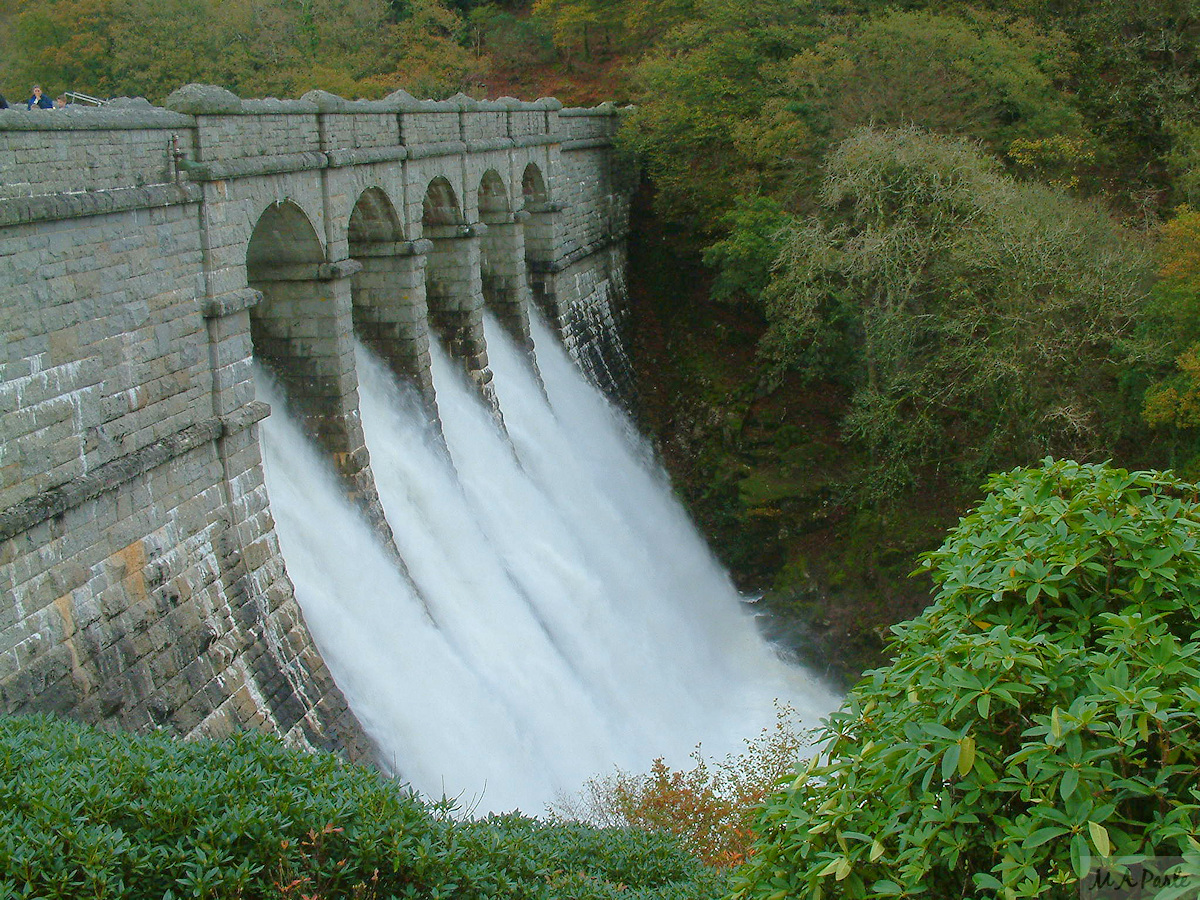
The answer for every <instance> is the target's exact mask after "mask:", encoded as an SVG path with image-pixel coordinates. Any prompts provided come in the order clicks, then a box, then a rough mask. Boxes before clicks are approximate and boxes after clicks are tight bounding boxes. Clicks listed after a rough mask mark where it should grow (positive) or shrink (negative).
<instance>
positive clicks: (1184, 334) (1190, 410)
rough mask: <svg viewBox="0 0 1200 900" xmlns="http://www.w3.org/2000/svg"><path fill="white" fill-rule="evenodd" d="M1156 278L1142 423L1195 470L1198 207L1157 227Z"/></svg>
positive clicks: (1199, 452) (1199, 363) (1199, 427)
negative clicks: (1152, 368) (1151, 372)
mask: <svg viewBox="0 0 1200 900" xmlns="http://www.w3.org/2000/svg"><path fill="white" fill-rule="evenodd" d="M1157 251H1158V254H1157V255H1158V262H1159V269H1158V275H1159V281H1158V283H1157V284H1155V286H1154V293H1153V295H1152V302H1151V307H1150V315H1149V316H1148V317H1147V321H1146V325H1145V331H1147V332H1148V333H1149V335H1150V339H1149V341H1148V344H1149V345H1150V347H1151V349H1152V350H1153V351H1157V352H1154V353H1153V354H1152V355H1150V362H1151V364H1153V363H1158V372H1156V373H1155V374H1156V375H1157V376H1158V377H1157V378H1156V379H1155V380H1154V381H1153V383H1151V384H1150V385H1149V387H1148V388H1147V389H1146V395H1145V403H1144V406H1143V414H1144V415H1145V417H1146V421H1147V422H1149V423H1150V424H1151V425H1153V426H1155V427H1156V428H1159V429H1161V430H1164V431H1167V432H1170V433H1171V434H1172V437H1173V438H1174V443H1175V445H1176V446H1175V450H1176V455H1177V457H1178V464H1179V465H1181V466H1183V467H1185V468H1186V469H1187V470H1188V471H1189V472H1190V471H1192V470H1194V469H1195V467H1196V464H1197V458H1198V457H1200V447H1198V446H1197V434H1198V433H1200V211H1197V210H1194V209H1192V208H1191V207H1190V206H1182V207H1180V208H1179V209H1178V210H1176V214H1175V216H1174V217H1173V218H1172V219H1171V220H1170V221H1168V222H1166V223H1164V224H1163V225H1162V227H1161V228H1160V229H1159V243H1158V247H1157Z"/></svg>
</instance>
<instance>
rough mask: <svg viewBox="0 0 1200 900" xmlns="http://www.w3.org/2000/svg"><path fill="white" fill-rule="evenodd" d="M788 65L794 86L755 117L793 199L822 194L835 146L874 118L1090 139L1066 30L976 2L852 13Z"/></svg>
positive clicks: (1001, 135)
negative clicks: (1069, 73) (1070, 71)
mask: <svg viewBox="0 0 1200 900" xmlns="http://www.w3.org/2000/svg"><path fill="white" fill-rule="evenodd" d="M828 31H829V33H828V36H826V37H825V38H824V39H823V40H822V41H821V42H820V43H819V44H817V45H816V46H815V47H813V48H812V49H811V50H808V51H806V52H803V53H799V54H797V55H796V56H794V57H793V58H791V59H790V60H788V62H787V63H786V65H785V66H783V67H782V69H781V71H782V73H783V77H784V82H785V86H784V88H783V89H782V90H781V91H780V92H779V93H778V94H777V95H776V96H774V97H773V98H772V99H771V100H770V101H769V102H768V103H767V104H766V105H765V107H764V110H763V114H762V115H761V116H760V117H759V118H758V119H757V120H756V121H754V122H753V123H752V124H751V126H750V132H749V137H748V138H747V140H746V144H747V153H748V155H749V156H750V158H751V159H753V160H754V161H755V162H756V163H757V164H758V165H760V166H762V167H763V169H764V170H766V171H769V172H770V173H771V175H770V183H771V184H773V185H776V187H775V188H774V189H775V190H777V191H779V192H780V193H781V194H782V195H783V196H785V197H787V198H788V202H789V203H790V204H792V205H797V204H799V205H801V206H803V205H804V203H805V201H806V200H807V199H808V198H809V197H810V196H811V195H812V194H814V193H815V187H816V184H815V182H814V176H815V174H816V172H817V169H818V167H819V165H820V163H821V161H822V159H823V157H824V156H825V154H826V153H827V152H828V151H829V150H830V149H831V148H832V147H833V146H835V145H836V144H837V143H838V142H840V141H841V140H843V139H844V138H845V137H846V136H847V135H848V134H849V133H850V132H851V131H852V130H853V129H854V128H857V127H859V126H863V125H874V126H877V127H879V126H907V125H918V126H921V127H923V128H927V129H929V130H931V131H936V132H939V133H942V134H957V135H964V136H969V137H972V138H975V139H977V140H980V141H983V142H984V144H985V145H986V146H987V147H988V148H989V149H991V150H992V151H993V152H994V153H996V154H1002V153H1004V152H1005V151H1007V150H1008V148H1009V145H1010V144H1011V143H1012V142H1013V141H1014V140H1025V141H1031V140H1042V139H1052V138H1063V137H1069V138H1072V139H1074V140H1077V141H1083V140H1085V139H1086V131H1085V129H1084V127H1083V122H1082V119H1081V117H1080V115H1079V113H1078V112H1077V111H1076V110H1075V109H1073V107H1072V106H1071V104H1070V102H1069V101H1068V98H1067V97H1066V96H1065V95H1064V94H1063V93H1062V92H1061V91H1060V90H1059V89H1058V87H1057V84H1056V79H1057V78H1058V77H1060V76H1061V74H1062V68H1061V66H1062V62H1061V60H1064V59H1065V58H1066V57H1067V56H1068V54H1067V52H1066V50H1065V47H1064V43H1065V39H1064V38H1063V37H1062V36H1061V35H1057V34H1054V33H1047V32H1043V31H1042V30H1039V29H1038V28H1037V27H1035V26H1034V25H1032V24H1031V23H1030V22H1028V21H1027V20H1023V19H1014V18H1011V17H1001V16H998V15H996V14H991V13H982V12H977V11H967V12H964V13H962V14H957V15H956V14H935V13H932V12H928V11H895V10H891V11H886V12H883V13H880V14H877V15H874V16H871V17H869V18H864V19H849V20H847V21H845V22H844V23H842V24H841V25H840V27H833V28H830V29H828Z"/></svg>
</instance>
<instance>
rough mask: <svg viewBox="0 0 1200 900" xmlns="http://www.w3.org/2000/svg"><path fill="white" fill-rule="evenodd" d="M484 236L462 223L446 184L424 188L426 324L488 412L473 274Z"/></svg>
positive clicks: (487, 374)
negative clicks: (469, 380)
mask: <svg viewBox="0 0 1200 900" xmlns="http://www.w3.org/2000/svg"><path fill="white" fill-rule="evenodd" d="M486 230H487V226H486V225H480V224H475V225H468V224H467V223H465V222H463V219H462V213H461V210H460V207H459V205H458V199H457V197H456V196H455V193H454V188H453V187H452V186H451V184H450V182H449V181H448V180H447V179H446V178H444V177H442V176H438V177H436V178H434V179H433V180H432V181H430V182H429V186H428V187H427V188H426V189H425V197H424V198H423V200H422V201H421V237H422V238H423V239H424V240H426V241H428V242H429V251H428V256H427V258H426V260H427V261H426V264H425V302H426V305H427V307H428V309H429V323H430V324H431V325H432V326H433V329H434V330H435V331H436V332H437V333H438V335H439V336H440V337H441V339H442V341H443V343H445V345H446V348H447V349H448V350H449V351H450V355H451V356H453V357H455V358H456V359H459V360H461V361H462V363H463V366H464V367H465V368H466V370H467V373H468V374H469V375H470V376H471V378H472V379H473V380H474V381H475V383H476V384H477V385H479V387H480V389H481V390H482V391H483V394H484V396H485V398H487V399H488V401H489V402H491V403H492V404H493V406H494V405H495V398H494V396H492V393H491V384H490V382H491V380H492V373H491V370H490V369H489V368H488V362H487V347H486V345H485V342H484V336H483V288H482V285H481V282H480V274H479V268H480V267H479V258H480V236H481V235H482V234H483V233H484V232H485V231H486Z"/></svg>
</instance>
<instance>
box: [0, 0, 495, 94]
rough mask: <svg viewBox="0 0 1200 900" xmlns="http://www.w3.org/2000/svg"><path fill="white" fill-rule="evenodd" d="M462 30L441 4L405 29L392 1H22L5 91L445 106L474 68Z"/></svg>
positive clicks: (430, 2) (418, 2)
mask: <svg viewBox="0 0 1200 900" xmlns="http://www.w3.org/2000/svg"><path fill="white" fill-rule="evenodd" d="M461 29H462V22H461V20H460V19H459V18H458V17H457V16H456V15H455V14H454V13H453V12H452V11H451V10H449V9H448V8H446V7H445V6H444V5H443V3H442V2H441V0H408V2H407V4H406V6H405V12H404V15H403V16H399V17H397V15H396V14H395V10H394V9H393V8H392V7H390V6H389V5H388V4H387V3H386V2H385V0H268V2H257V0H162V2H159V0H83V2H76V0H44V2H43V0H38V2H34V0H17V8H16V11H15V13H14V14H13V17H12V28H11V29H10V30H9V31H8V32H6V33H5V34H3V35H0V50H2V51H3V52H2V53H0V80H2V81H3V82H4V83H7V84H13V83H14V82H15V83H16V84H24V85H25V86H26V88H27V86H28V84H29V83H31V82H33V81H39V82H42V83H44V84H45V85H46V86H47V88H48V89H49V91H50V93H52V94H53V93H57V92H59V91H63V90H77V91H82V92H84V93H88V94H93V95H96V96H100V97H109V96H145V97H149V98H150V99H151V100H154V101H156V102H160V101H161V100H163V99H164V98H165V97H166V95H167V94H169V93H170V92H171V91H173V90H174V89H175V88H177V87H179V86H180V85H181V84H186V83H187V82H189V81H195V82H205V83H210V84H218V85H221V86H223V87H226V88H229V89H230V90H232V91H234V92H235V93H237V94H240V95H242V96H246V97H263V96H268V95H274V96H284V97H297V96H300V95H301V94H303V93H304V92H305V91H308V90H310V89H312V88H322V89H325V90H329V91H332V92H335V93H339V94H342V95H344V96H347V97H358V96H366V97H381V96H383V95H384V94H386V93H388V92H390V91H392V90H395V89H396V88H398V87H404V88H406V89H408V90H410V91H411V92H413V93H416V94H418V95H422V96H427V95H441V96H444V95H447V94H449V93H453V92H454V91H455V90H458V89H459V88H460V87H461V86H462V85H463V84H464V83H465V81H466V79H467V77H468V73H469V71H470V68H471V65H472V62H471V60H470V58H469V54H468V53H467V51H466V50H465V48H464V47H462V46H461V42H460V38H461V37H462V34H461ZM167 36H169V40H168V38H167Z"/></svg>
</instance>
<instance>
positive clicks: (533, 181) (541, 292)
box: [521, 162, 558, 324]
mask: <svg viewBox="0 0 1200 900" xmlns="http://www.w3.org/2000/svg"><path fill="white" fill-rule="evenodd" d="M521 194H522V198H523V200H524V204H523V211H524V212H525V214H526V215H525V220H524V243H525V277H526V280H527V282H528V284H529V292H530V294H531V295H532V298H533V302H534V303H536V304H537V307H538V309H540V310H541V311H542V313H543V314H544V315H545V316H546V317H547V318H548V319H549V320H550V321H551V322H554V323H556V324H557V322H558V301H557V299H556V291H555V288H554V246H555V241H554V226H555V215H554V214H555V212H557V210H558V207H557V206H556V205H555V204H553V203H552V202H551V201H550V194H549V191H548V190H547V189H546V179H545V178H544V177H543V176H542V170H541V169H540V168H539V167H538V165H537V163H532V162H531V163H529V164H528V165H527V166H525V171H524V173H523V174H522V175H521Z"/></svg>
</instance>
